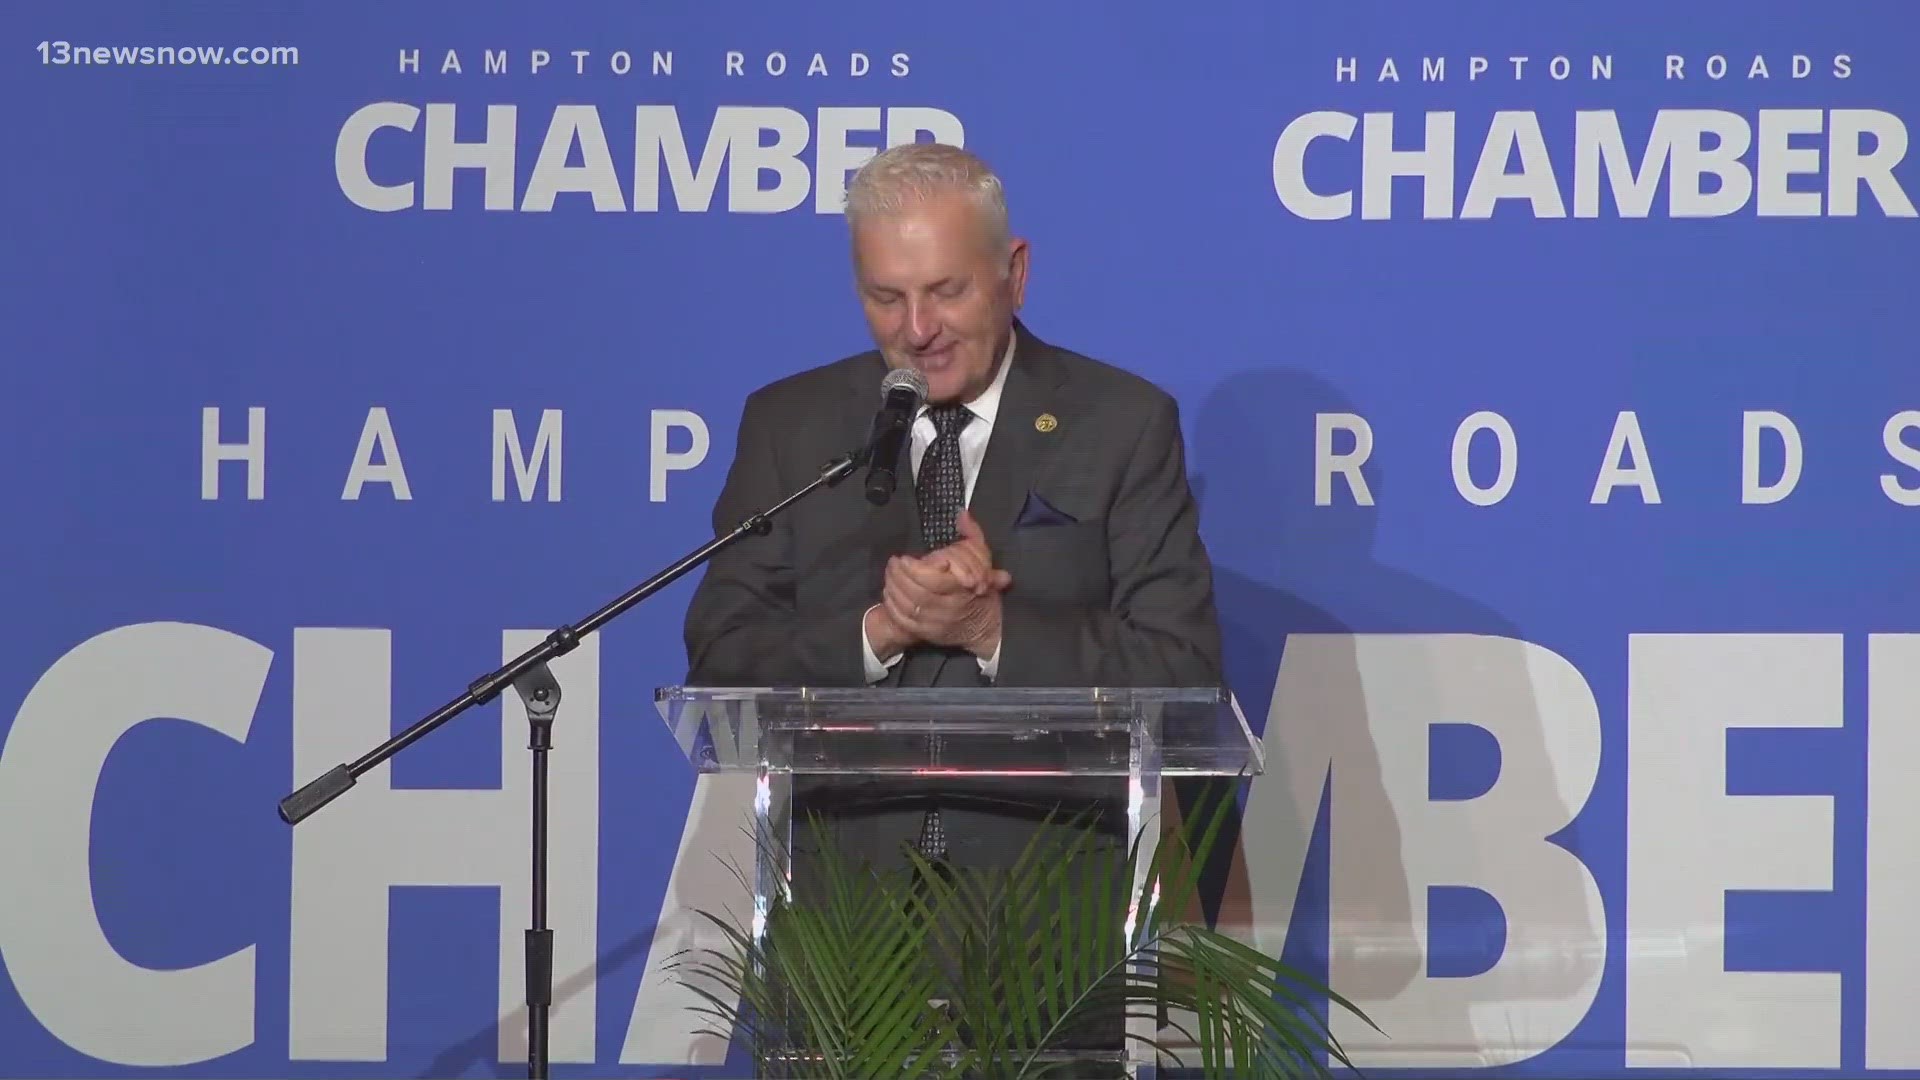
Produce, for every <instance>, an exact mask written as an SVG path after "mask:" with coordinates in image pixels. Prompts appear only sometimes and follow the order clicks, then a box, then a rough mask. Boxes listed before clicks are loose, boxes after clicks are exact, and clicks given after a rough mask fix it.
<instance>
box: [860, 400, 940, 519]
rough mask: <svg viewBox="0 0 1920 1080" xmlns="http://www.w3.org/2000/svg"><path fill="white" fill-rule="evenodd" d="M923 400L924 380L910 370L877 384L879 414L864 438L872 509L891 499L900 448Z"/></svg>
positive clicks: (868, 497)
mask: <svg viewBox="0 0 1920 1080" xmlns="http://www.w3.org/2000/svg"><path fill="white" fill-rule="evenodd" d="M926 399H927V377H926V376H925V375H922V374H920V373H919V372H918V371H915V370H914V369H913V368H894V369H893V370H892V371H889V372H887V377H886V378H884V379H881V380H880V412H879V414H878V415H876V416H875V417H874V418H873V433H872V434H870V435H868V436H867V452H868V459H867V460H868V465H867V501H868V502H870V503H872V504H873V505H875V506H885V505H887V500H888V499H891V498H893V485H894V467H895V466H896V465H897V464H899V461H900V444H901V443H903V442H905V441H906V438H907V432H908V431H910V430H911V429H912V428H913V418H914V415H915V414H917V413H918V412H919V411H920V403H921V402H923V401H925V400H926Z"/></svg>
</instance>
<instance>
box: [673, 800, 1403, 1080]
mask: <svg viewBox="0 0 1920 1080" xmlns="http://www.w3.org/2000/svg"><path fill="white" fill-rule="evenodd" d="M1232 802H1233V795H1232V792H1231V791H1227V792H1226V793H1225V797H1224V798H1222V799H1220V800H1218V801H1217V802H1215V803H1214V804H1213V806H1212V808H1211V810H1210V811H1205V812H1203V813H1199V814H1196V815H1194V817H1193V818H1192V819H1191V825H1192V827H1191V828H1189V829H1187V830H1170V831H1169V832H1168V834H1167V835H1165V836H1163V837H1161V838H1160V840H1159V843H1158V844H1156V845H1155V849H1154V851H1153V852H1152V854H1151V856H1150V857H1148V859H1147V865H1146V866H1145V873H1144V876H1141V875H1139V874H1137V873H1136V871H1138V870H1139V869H1140V868H1141V864H1140V860H1141V858H1142V851H1143V845H1142V843H1141V840H1142V838H1143V837H1144V833H1145V830H1144V829H1143V830H1142V834H1141V835H1136V836H1135V837H1134V838H1133V839H1132V842H1131V844H1130V846H1129V848H1128V850H1127V852H1126V855H1125V859H1124V866H1122V867H1121V868H1120V873H1118V874H1116V873H1114V872H1113V869H1114V868H1113V867H1112V865H1111V863H1109V864H1108V865H1106V866H1102V864H1101V862H1100V860H1099V859H1097V858H1088V857H1087V856H1088V854H1089V852H1090V851H1091V848H1090V846H1089V845H1090V844H1092V842H1093V841H1092V834H1091V832H1090V831H1088V830H1081V829H1077V828H1065V829H1051V830H1042V831H1041V832H1040V833H1039V834H1038V835H1037V836H1036V839H1035V840H1034V841H1033V842H1032V843H1031V844H1030V845H1029V846H1028V847H1027V849H1026V850H1025V851H1024V852H1023V853H1022V854H1021V856H1020V858H1019V859H1018V860H1017V861H1016V862H1015V863H1014V864H1013V865H1012V866H1011V867H1009V868H1007V869H1004V870H995V871H982V870H970V869H961V870H958V871H955V870H952V869H950V868H947V867H944V866H940V867H936V866H933V865H930V864H929V863H927V862H926V861H925V860H924V859H922V858H921V857H920V856H919V855H918V854H917V853H916V852H913V851H912V850H911V849H909V850H908V852H907V858H908V864H907V865H906V866H905V867H904V868H903V869H901V870H899V871H895V872H882V871H877V870H875V869H873V868H872V867H870V866H866V865H855V864H853V863H852V862H851V861H850V860H847V859H845V858H843V857H841V856H840V855H839V853H838V852H837V851H836V850H835V849H834V848H833V846H832V844H831V839H830V837H829V836H828V834H827V833H825V832H824V831H822V830H815V832H814V836H815V840H816V843H817V844H818V845H819V846H818V849H817V850H819V852H820V853H821V857H820V858H819V861H818V870H817V871H816V873H818V875H819V877H818V880H819V882H820V887H819V889H818V891H817V895H814V896H811V897H808V898H796V897H794V896H793V895H791V894H785V895H781V896H778V897H776V898H775V900H774V902H773V904H772V906H771V908H770V910H768V911H767V912H766V917H765V921H764V923H763V924H762V931H761V932H760V933H758V934H755V933H754V932H753V931H752V930H751V929H748V928H743V927H741V926H738V925H736V924H735V923H733V922H731V921H729V920H727V919H723V918H721V917H719V916H717V915H715V914H713V913H711V912H702V913H701V914H702V915H703V916H704V917H705V918H706V919H708V920H709V921H711V922H712V923H714V924H715V925H716V926H718V927H719V928H720V929H721V931H722V932H723V933H724V934H725V945H724V947H720V948H708V949H699V950H690V951H689V952H687V953H684V954H682V955H681V956H680V957H678V958H676V960H675V964H676V966H677V967H678V968H679V970H680V971H681V972H682V975H681V978H682V979H683V980H684V981H685V982H686V983H687V985H688V986H689V987H690V988H691V989H692V990H693V991H694V992H695V993H696V994H698V995H699V996H700V998H701V1000H702V1002H703V1004H702V1005H700V1006H698V1007H697V1008H696V1010H695V1011H696V1012H698V1013H700V1014H702V1015H704V1016H705V1017H706V1018H707V1019H708V1020H709V1021H712V1022H714V1023H715V1026H713V1027H709V1028H707V1029H704V1030H705V1031H706V1032H707V1033H711V1034H714V1035H717V1036H718V1037H720V1038H723V1039H728V1040H731V1039H734V1038H738V1037H744V1039H745V1041H746V1042H747V1044H748V1046H749V1047H750V1048H751V1051H752V1054H753V1058H754V1061H755V1064H756V1067H757V1070H758V1073H759V1075H761V1076H766V1077H793V1078H796V1080H800V1078H816V1077H817V1078H823V1080H842V1078H856V1077H858V1078H882V1077H884V1078H887V1080H893V1078H896V1077H901V1078H909V1077H910V1078H921V1077H940V1078H948V1077H952V1078H962V1077H964V1078H970V1080H971V1078H979V1080H1028V1078H1038V1077H1054V1076H1063V1075H1071V1076H1078V1077H1086V1076H1098V1075H1115V1076H1117V1075H1123V1072H1122V1070H1121V1068H1120V1067H1119V1065H1118V1063H1117V1059H1118V1057H1119V1055H1118V1054H1117V1053H1115V1054H1113V1055H1111V1056H1110V1057H1108V1058H1107V1059H1106V1061H1105V1063H1104V1069H1103V1063H1102V1061H1101V1060H1100V1057H1099V1055H1097V1054H1094V1055H1090V1054H1089V1053H1087V1052H1086V1051H1085V1050H1084V1049H1075V1045H1076V1044H1075V1042H1074V1039H1073V1038H1072V1037H1071V1036H1073V1035H1074V1034H1075V1033H1084V1032H1085V1031H1086V1030H1087V1028H1088V1025H1089V1024H1097V1023H1099V1022H1101V1021H1102V1020H1103V1019H1104V1020H1105V1021H1106V1022H1107V1023H1109V1024H1111V1025H1115V1026H1116V1027H1117V1024H1118V1023H1119V1022H1120V1020H1121V1019H1122V1018H1125V1019H1133V1020H1142V1019H1144V1020H1148V1021H1151V1023H1149V1024H1145V1025H1141V1024H1135V1025H1134V1026H1133V1028H1132V1029H1131V1030H1129V1031H1128V1032H1127V1033H1126V1035H1125V1036H1124V1037H1125V1039H1127V1040H1129V1041H1130V1042H1131V1043H1132V1044H1133V1045H1134V1046H1135V1048H1136V1049H1138V1048H1139V1047H1140V1046H1141V1045H1142V1044H1144V1046H1145V1047H1146V1048H1148V1049H1150V1050H1151V1051H1152V1052H1153V1054H1154V1055H1155V1056H1156V1058H1157V1059H1158V1060H1159V1061H1161V1062H1162V1063H1163V1064H1171V1065H1173V1066H1174V1067H1179V1068H1194V1067H1197V1068H1198V1069H1199V1070H1200V1072H1201V1073H1202V1075H1204V1076H1206V1077H1209V1078H1216V1077H1227V1076H1261V1077H1281V1078H1287V1077H1301V1076H1328V1075H1330V1073H1329V1071H1328V1068H1327V1065H1326V1064H1325V1063H1323V1061H1322V1058H1323V1057H1324V1058H1325V1059H1326V1061H1329V1062H1337V1063H1339V1064H1341V1065H1345V1066H1347V1067H1349V1068H1351V1067H1352V1063H1351V1062H1350V1061H1349V1060H1348V1059H1347V1056H1346V1054H1345V1052H1344V1051H1343V1050H1342V1049H1341V1047H1340V1045H1339V1042H1338V1040H1337V1039H1335V1037H1334V1036H1333V1033H1332V1031H1331V1029H1330V1028H1329V1027H1328V1026H1327V1024H1326V1023H1325V1021H1324V1020H1322V1019H1321V1018H1320V1017H1319V1015H1318V1014H1317V1012H1316V1011H1315V1004H1316V1002H1317V1001H1325V1002H1327V1003H1328V1005H1329V1006H1330V1007H1338V1008H1342V1009H1346V1010H1347V1011H1349V1012H1352V1013H1353V1014H1354V1015H1356V1016H1359V1017H1360V1018H1361V1019H1362V1020H1366V1017H1365V1016H1364V1014H1362V1013H1361V1012H1360V1011H1359V1010H1358V1009H1357V1008H1355V1007H1354V1006H1353V1005H1352V1004H1350V1003H1349V1002H1347V1001H1346V1000H1345V999H1343V998H1341V997H1340V996H1339V995H1337V994H1335V993H1333V992H1332V990H1331V989H1329V988H1327V987H1325V986H1322V985H1320V984H1318V983H1317V982H1316V981H1315V980H1313V979H1312V978H1311V977H1309V976H1307V975H1306V974H1304V973H1302V972H1300V971H1298V970H1294V969H1291V968H1289V967H1288V966H1286V965H1284V964H1282V963H1281V962H1280V961H1278V960H1277V959H1274V958H1272V957H1269V956H1266V955H1264V954H1262V953H1261V952H1259V951H1257V950H1255V949H1252V948H1250V947H1248V946H1247V945H1245V944H1244V943H1242V942H1240V941H1237V940H1235V939H1233V938H1230V937H1228V936H1226V935H1224V934H1221V933H1218V932H1216V931H1214V930H1212V929H1210V928H1208V927H1207V926H1205V925H1203V924H1201V923H1199V922H1196V921H1194V920H1191V919H1188V918H1186V917H1185V916H1186V913H1187V912H1189V911H1190V910H1197V908H1196V907H1195V906H1194V905H1192V904H1191V903H1190V902H1191V901H1192V900H1193V898H1194V897H1195V895H1196V893H1197V889H1198V880H1199V872H1198V868H1199V867H1200V866H1202V865H1204V863H1205V858H1206V853H1207V852H1208V850H1210V849H1211V846H1212V844H1213V841H1214V838H1215V836H1216V835H1217V834H1218V830H1219V826H1220V822H1221V820H1222V818H1223V817H1224V815H1225V813H1226V811H1227V810H1228V809H1229V807H1230V806H1231V804H1232ZM1068 824H1070V825H1071V824H1074V822H1072V821H1069V822H1068ZM776 865H777V864H776ZM1134 882H1138V885H1137V888H1136V887H1130V886H1129V883H1134ZM1366 1022H1367V1023H1369V1024H1370V1025H1371V1023H1372V1022H1371V1021H1370V1020H1367V1021H1366ZM1167 1030H1171V1031H1175V1032H1177V1033H1178V1034H1180V1035H1181V1036H1182V1037H1183V1039H1184V1042H1185V1045H1186V1046H1188V1047H1190V1048H1191V1050H1192V1051H1193V1053H1194V1056H1195V1057H1196V1058H1197V1060H1195V1061H1191V1062H1189V1061H1186V1060H1184V1059H1183V1058H1182V1057H1181V1055H1180V1054H1179V1053H1177V1052H1176V1051H1175V1050H1174V1049H1173V1048H1172V1047H1171V1046H1170V1045H1168V1044H1167V1042H1164V1041H1162V1036H1161V1035H1160V1034H1159V1033H1160V1032H1162V1031H1167ZM1376 1030H1377V1028H1376ZM1116 1041H1117V1040H1116ZM1080 1045H1082V1046H1084V1044H1080ZM1116 1049H1117V1047H1116Z"/></svg>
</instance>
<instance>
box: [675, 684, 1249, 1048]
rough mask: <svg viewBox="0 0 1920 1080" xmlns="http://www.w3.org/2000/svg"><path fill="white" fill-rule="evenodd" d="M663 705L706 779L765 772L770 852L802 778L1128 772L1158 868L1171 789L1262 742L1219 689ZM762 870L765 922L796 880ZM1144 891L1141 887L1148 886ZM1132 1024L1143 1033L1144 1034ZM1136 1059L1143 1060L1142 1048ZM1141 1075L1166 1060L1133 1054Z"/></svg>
mask: <svg viewBox="0 0 1920 1080" xmlns="http://www.w3.org/2000/svg"><path fill="white" fill-rule="evenodd" d="M655 703H656V706H657V707H658V709H659V711H660V715H661V718H662V719H663V720H664V721H665V722H666V724H667V727H668V728H669V729H670V730H671V731H672V733H673V736H674V739H675V741H676V742H677V743H678V744H679V747H680V750H681V753H682V754H684V755H685V756H686V758H687V761H688V762H689V763H691V764H692V765H693V767H694V768H695V769H697V770H699V771H701V772H717V773H747V774H752V775H754V776H755V777H756V783H755V786H754V805H753V806H752V807H742V808H741V811H742V813H743V814H745V813H751V814H752V816H753V820H754V830H755V834H756V835H755V841H756V845H755V846H756V848H757V850H759V851H760V852H763V853H765V852H770V851H776V850H778V851H783V850H786V849H787V848H788V846H789V845H790V844H791V842H792V829H793V820H792V819H793V814H792V786H793V784H792V782H793V778H794V777H796V776H806V775H831V774H839V775H843V776H845V775H859V776H867V777H874V776H893V777H899V778H901V781H902V783H909V784H910V783H913V782H914V781H915V780H916V778H917V779H924V780H926V781H928V782H929V783H932V784H936V785H937V783H938V782H939V781H940V780H941V779H942V778H965V777H1013V778H1018V777H1034V778H1036V780H1039V779H1040V778H1045V777H1088V776H1109V777H1124V778H1126V781H1127V791H1128V800H1127V829H1128V835H1129V836H1130V837H1135V836H1138V837H1140V838H1141V852H1140V860H1139V866H1140V869H1141V873H1142V875H1143V876H1144V873H1145V870H1146V868H1147V867H1149V866H1150V865H1151V864H1152V859H1153V850H1152V849H1153V845H1154V840H1155V838H1156V837H1157V836H1158V835H1159V831H1158V830H1157V829H1154V830H1149V831H1147V832H1145V833H1142V826H1143V825H1146V824H1147V823H1149V822H1154V821H1157V820H1159V819H1160V817H1159V816H1160V801H1161V786H1162V784H1161V782H1162V780H1163V779H1169V778H1176V777H1203V776H1220V777H1235V776H1253V775H1256V774H1258V773H1260V772H1261V771H1262V769H1263V768H1264V758H1263V752H1262V748H1261V744H1260V740H1259V739H1258V738H1257V737H1256V736H1255V735H1254V734H1253V732H1252V730H1251V729H1250V728H1249V727H1248V726H1247V722H1246V718H1245V717H1244V716H1243V715H1242V713H1241V711H1240V707H1239V703H1238V702H1237V701H1236V700H1235V699H1234V697H1233V695H1232V693H1231V692H1229V691H1226V690H1223V689H1219V688H1205V689H1123V688H1112V689H1108V688H1091V689H1085V688H1061V689H1017V688H1007V689H1002V688H981V689H944V688H940V689H920V688H915V689H893V688H874V689H841V688H820V689H809V688H800V689H778V690H776V689H763V688H748V689H736V688H724V689H722V688H703V687H683V686H674V687H666V688H663V689H661V690H659V691H657V693H656V696H655ZM758 862H759V865H757V866H756V868H755V873H754V875H753V876H754V897H753V904H754V912H755V915H756V919H755V923H756V927H757V926H758V924H759V921H760V919H761V918H764V916H765V913H766V912H767V911H768V910H769V909H770V906H771V901H772V899H773V897H774V895H775V892H776V890H777V888H778V886H779V883H781V882H782V881H784V879H785V876H786V868H785V867H784V866H780V865H773V859H772V858H770V857H765V856H763V857H762V858H760V859H759V860H758ZM1141 884H1142V883H1141V882H1136V883H1135V886H1134V887H1135V889H1136V891H1137V889H1138V888H1139V887H1140V885H1141ZM1140 1023H1141V1021H1131V1022H1130V1023H1129V1027H1130V1029H1131V1030H1134V1031H1137V1032H1140V1033H1142V1034H1147V1035H1151V1034H1152V1031H1151V1029H1150V1022H1149V1028H1148V1029H1147V1030H1144V1031H1142V1030H1141V1029H1140V1028H1139V1027H1138V1026H1137V1025H1138V1024H1140ZM1134 1053H1139V1051H1138V1050H1137V1049H1136V1050H1135V1051H1134ZM1128 1064H1129V1066H1130V1067H1131V1069H1130V1071H1134V1072H1135V1073H1136V1075H1145V1074H1150V1073H1151V1072H1152V1071H1153V1068H1152V1067H1153V1064H1154V1062H1153V1060H1152V1057H1151V1055H1150V1053H1148V1054H1147V1055H1146V1056H1143V1057H1138V1058H1134V1059H1132V1060H1129V1062H1128Z"/></svg>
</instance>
